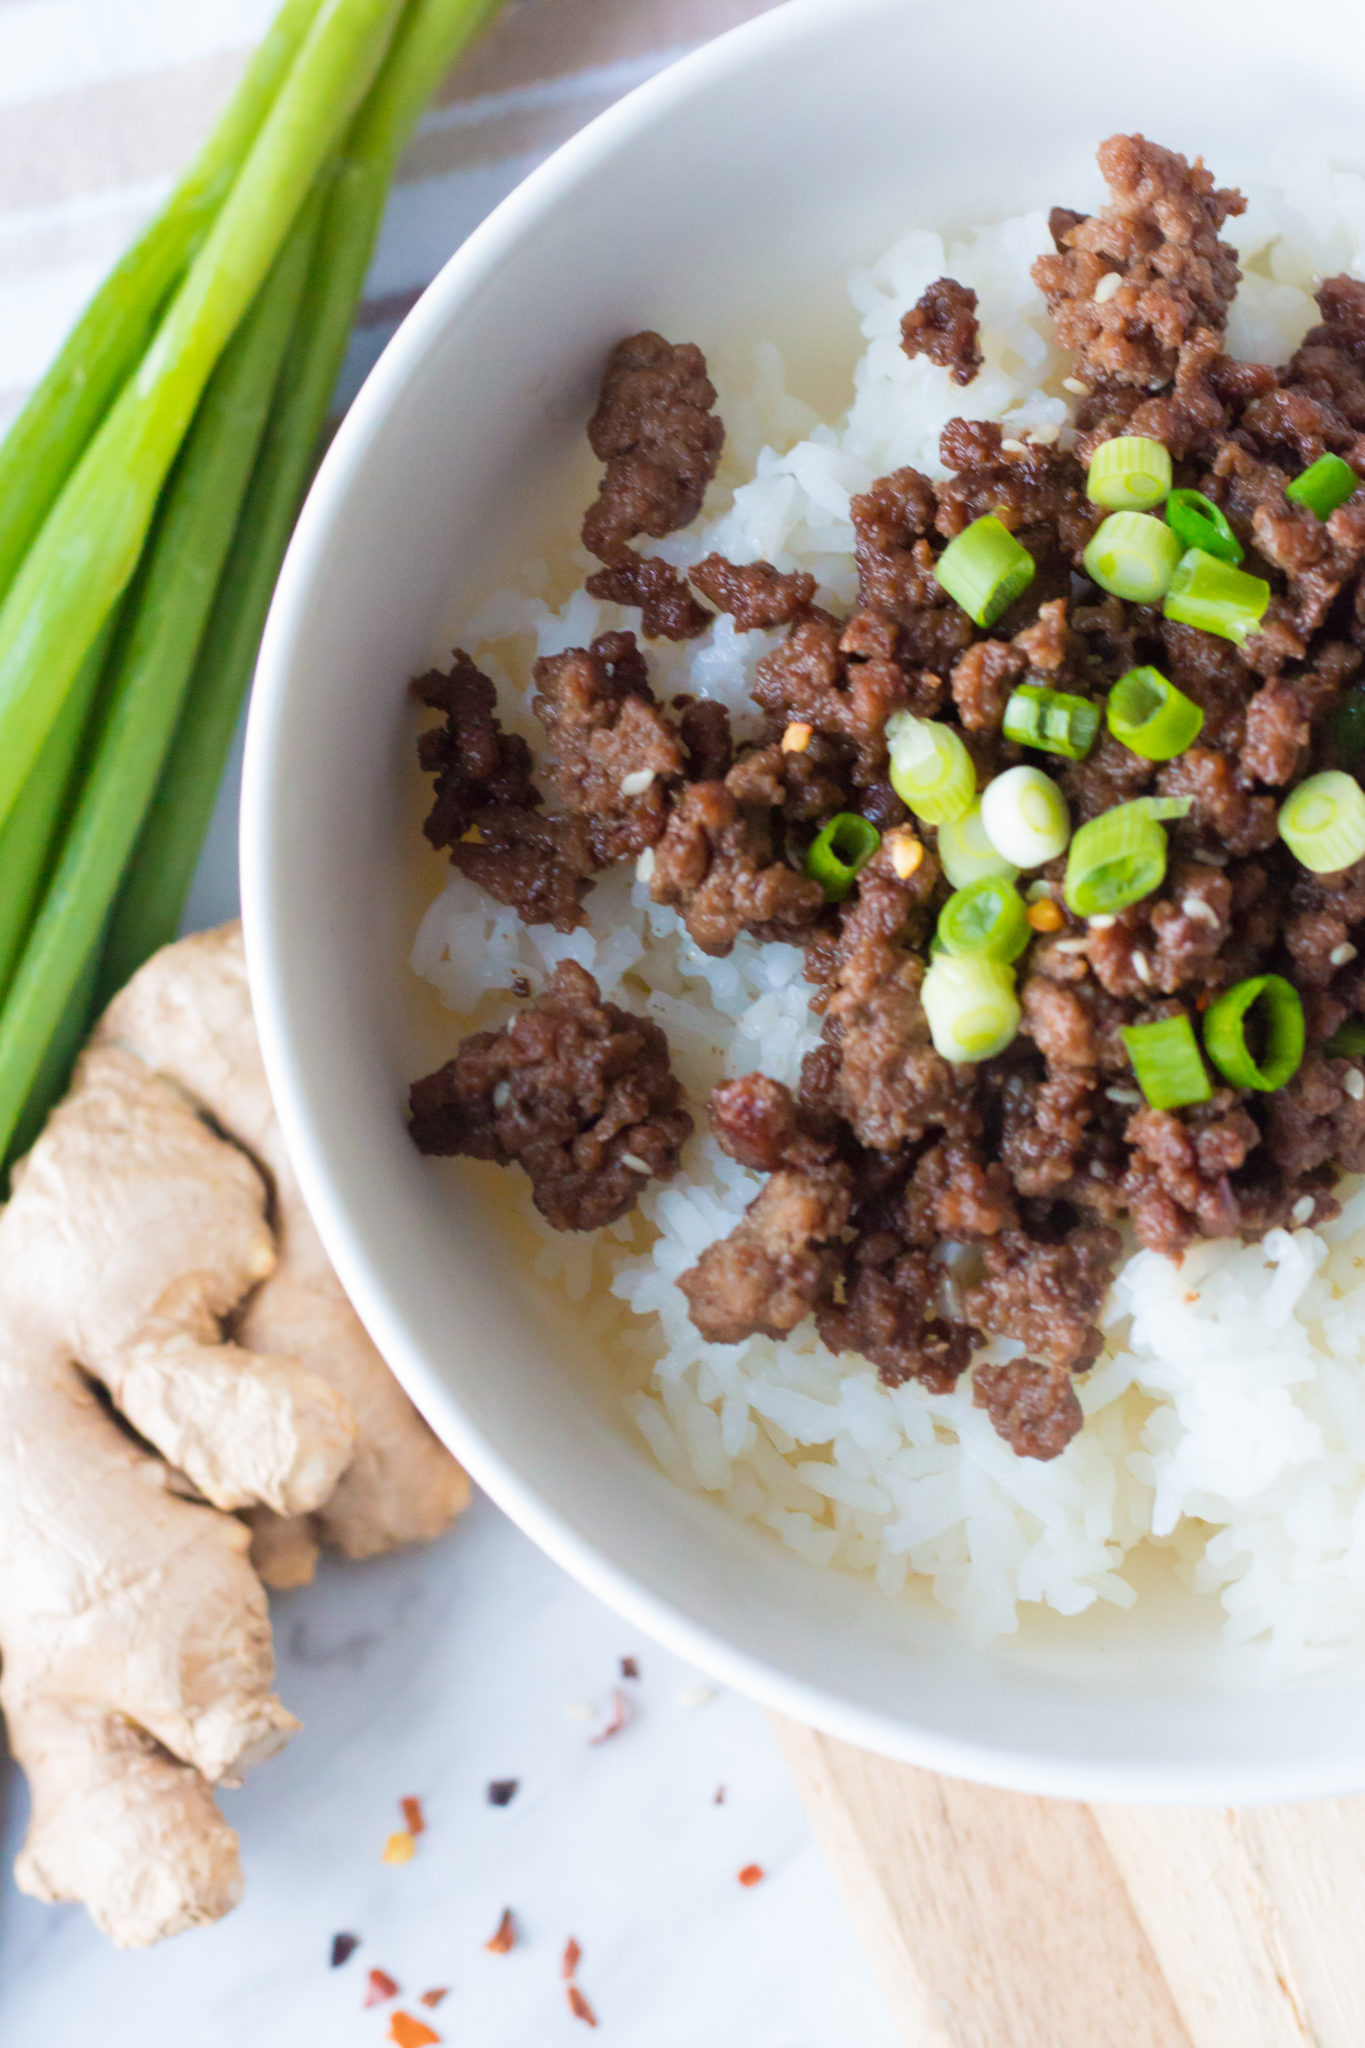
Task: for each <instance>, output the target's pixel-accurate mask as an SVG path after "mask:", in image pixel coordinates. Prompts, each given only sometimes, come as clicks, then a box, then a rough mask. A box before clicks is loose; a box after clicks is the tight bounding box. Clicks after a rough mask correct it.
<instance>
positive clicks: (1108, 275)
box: [1090, 270, 1123, 306]
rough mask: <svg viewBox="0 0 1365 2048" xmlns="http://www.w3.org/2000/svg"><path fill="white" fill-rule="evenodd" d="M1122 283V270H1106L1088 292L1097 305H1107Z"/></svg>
mask: <svg viewBox="0 0 1365 2048" xmlns="http://www.w3.org/2000/svg"><path fill="white" fill-rule="evenodd" d="M1122 284H1123V273H1122V271H1119V270H1106V271H1105V273H1104V276H1103V277H1102V278H1101V279H1100V281H1099V283H1098V284H1097V285H1096V286H1095V289H1094V291H1093V292H1092V293H1091V294H1090V296H1091V298H1092V299H1093V300H1094V302H1095V304H1096V305H1097V306H1107V305H1108V304H1109V301H1110V300H1111V299H1112V298H1113V296H1114V294H1115V292H1117V291H1118V290H1120V289H1121V287H1122Z"/></svg>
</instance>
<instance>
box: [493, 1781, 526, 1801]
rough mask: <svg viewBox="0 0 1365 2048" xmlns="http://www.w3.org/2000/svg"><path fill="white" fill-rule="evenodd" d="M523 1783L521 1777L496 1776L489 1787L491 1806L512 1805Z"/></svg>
mask: <svg viewBox="0 0 1365 2048" xmlns="http://www.w3.org/2000/svg"><path fill="white" fill-rule="evenodd" d="M520 1785H521V1779H520V1778H494V1779H493V1780H492V1782H491V1783H490V1785H489V1787H488V1804H489V1805H490V1806H510V1805H511V1804H512V1801H513V1800H514V1799H515V1798H516V1796H517V1791H518V1789H519V1787H520Z"/></svg>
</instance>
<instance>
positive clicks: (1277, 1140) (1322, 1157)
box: [1266, 1053, 1365, 1182]
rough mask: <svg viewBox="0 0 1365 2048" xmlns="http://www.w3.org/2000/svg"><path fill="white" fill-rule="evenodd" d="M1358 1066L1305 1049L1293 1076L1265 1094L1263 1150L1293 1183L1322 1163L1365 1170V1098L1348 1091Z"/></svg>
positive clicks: (1315, 1169) (1345, 1171)
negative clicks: (1349, 1082)
mask: <svg viewBox="0 0 1365 2048" xmlns="http://www.w3.org/2000/svg"><path fill="white" fill-rule="evenodd" d="M1358 1073H1359V1068H1358V1067H1357V1066H1356V1065H1355V1064H1354V1063H1353V1062H1352V1061H1350V1060H1335V1059H1326V1058H1324V1057H1323V1055H1322V1054H1321V1053H1309V1055H1308V1057H1307V1058H1306V1059H1305V1060H1304V1063H1303V1065H1302V1066H1301V1067H1300V1068H1299V1071H1298V1073H1297V1074H1295V1076H1294V1078H1293V1080H1292V1081H1291V1082H1290V1083H1289V1085H1288V1086H1287V1087H1285V1088H1280V1089H1277V1091H1276V1092H1275V1094H1274V1095H1272V1096H1271V1097H1270V1098H1269V1104H1270V1107H1269V1113H1268V1129H1267V1132H1266V1149H1267V1151H1268V1152H1269V1154H1270V1156H1271V1158H1272V1159H1273V1160H1274V1162H1275V1164H1276V1166H1277V1167H1279V1168H1280V1170H1281V1172H1282V1173H1285V1174H1288V1175H1289V1176H1290V1177H1291V1179H1293V1180H1294V1181H1296V1182H1297V1181H1299V1180H1302V1179H1304V1178H1305V1177H1306V1176H1307V1175H1309V1174H1314V1173H1316V1172H1317V1171H1318V1169H1319V1168H1321V1167H1325V1166H1332V1167H1338V1168H1340V1169H1341V1171H1342V1172H1344V1173H1362V1172H1365V1097H1360V1096H1357V1095H1355V1094H1353V1093H1351V1092H1350V1089H1349V1087H1348V1085H1347V1084H1348V1081H1349V1079H1350V1077H1351V1076H1352V1075H1355V1074H1358Z"/></svg>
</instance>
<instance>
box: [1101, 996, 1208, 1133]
mask: <svg viewBox="0 0 1365 2048" xmlns="http://www.w3.org/2000/svg"><path fill="white" fill-rule="evenodd" d="M1119 1037H1120V1038H1121V1039H1122V1040H1123V1044H1124V1049H1125V1051H1126V1052H1127V1054H1128V1057H1129V1059H1130V1060H1131V1061H1132V1063H1133V1072H1134V1074H1135V1075H1136V1076H1137V1083H1138V1086H1139V1088H1141V1090H1142V1092H1143V1094H1144V1095H1145V1096H1146V1098H1147V1101H1148V1103H1149V1104H1150V1106H1151V1107H1152V1108H1153V1109H1183V1108H1184V1107H1185V1106H1186V1105H1187V1104H1188V1103H1191V1102H1207V1101H1208V1099H1209V1097H1210V1096H1211V1095H1212V1093H1213V1086H1212V1083H1211V1082H1210V1080H1209V1077H1208V1073H1207V1071H1206V1069H1205V1066H1204V1062H1203V1060H1202V1059H1201V1058H1200V1056H1199V1044H1198V1041H1197V1040H1196V1038H1195V1035H1194V1026H1193V1025H1192V1024H1191V1022H1190V1020H1189V1018H1188V1017H1187V1016H1186V1015H1185V1012H1184V1011H1183V1010H1182V1011H1180V1013H1179V1014H1178V1015H1177V1016H1174V1017H1159V1018H1158V1019H1157V1020H1156V1022H1155V1023H1152V1024H1127V1025H1124V1026H1123V1027H1122V1028H1121V1029H1120V1031H1119Z"/></svg>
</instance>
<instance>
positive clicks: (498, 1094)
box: [493, 1081, 512, 1109]
mask: <svg viewBox="0 0 1365 2048" xmlns="http://www.w3.org/2000/svg"><path fill="white" fill-rule="evenodd" d="M511 1100H512V1083H511V1082H510V1081H499V1083H498V1085H497V1087H496V1088H495V1089H494V1090H493V1107H494V1109H506V1107H507V1105H508V1103H509V1102H510V1101H511Z"/></svg>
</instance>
